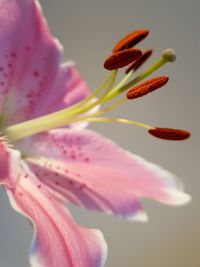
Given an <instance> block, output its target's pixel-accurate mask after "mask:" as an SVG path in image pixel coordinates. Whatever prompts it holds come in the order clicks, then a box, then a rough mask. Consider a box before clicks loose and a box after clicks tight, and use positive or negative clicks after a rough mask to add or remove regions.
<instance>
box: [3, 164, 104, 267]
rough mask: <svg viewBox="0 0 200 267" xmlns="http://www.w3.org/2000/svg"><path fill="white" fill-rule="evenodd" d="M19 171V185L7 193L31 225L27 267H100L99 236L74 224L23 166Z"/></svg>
mask: <svg viewBox="0 0 200 267" xmlns="http://www.w3.org/2000/svg"><path fill="white" fill-rule="evenodd" d="M21 170H22V173H21V179H20V182H19V184H18V185H17V187H16V189H15V190H8V193H9V198H10V200H11V204H12V206H13V207H14V208H15V209H16V210H18V211H19V212H20V213H22V214H23V215H25V216H26V217H28V218H29V219H30V220H31V222H32V223H33V225H34V229H35V234H34V240H33V243H32V249H31V258H30V262H31V266H34V267H39V266H40V267H41V266H42V267H58V266H59V267H103V265H104V262H105V258H106V253H107V246H106V243H105V241H104V238H103V236H102V234H101V233H100V232H99V231H97V230H92V229H86V228H83V227H81V226H78V225H76V224H75V222H74V221H73V220H72V218H71V216H70V215H69V213H68V211H67V210H66V208H65V207H64V206H63V205H62V203H60V202H58V201H57V200H56V198H54V197H52V196H51V195H50V194H49V193H48V191H47V190H46V188H45V185H43V184H41V183H40V181H39V180H37V178H36V177H35V176H34V174H33V173H32V172H31V171H30V170H29V169H28V168H27V166H26V165H25V164H24V163H22V168H21Z"/></svg>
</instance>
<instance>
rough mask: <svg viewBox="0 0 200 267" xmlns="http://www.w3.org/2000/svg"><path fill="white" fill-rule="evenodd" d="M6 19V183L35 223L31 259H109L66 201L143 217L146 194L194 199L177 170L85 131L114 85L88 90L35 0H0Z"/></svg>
mask: <svg viewBox="0 0 200 267" xmlns="http://www.w3.org/2000/svg"><path fill="white" fill-rule="evenodd" d="M0 25H1V29H0V132H1V133H2V134H1V137H0V182H1V184H2V185H3V186H4V187H5V188H6V190H7V192H8V196H9V199H10V202H11V205H12V206H13V207H14V208H15V209H16V210H17V211H19V212H20V213H22V214H23V215H25V216H26V217H27V218H28V219H29V220H30V221H31V222H32V223H33V226H34V229H35V234H34V239H33V244H32V249H31V258H30V261H31V264H32V265H33V266H42V267H67V266H68V267H98V266H103V265H104V262H105V258H106V252H107V247H106V243H105V241H104V238H103V236H102V234H101V233H100V232H99V231H98V230H93V229H86V228H83V227H81V226H78V225H77V224H76V223H75V222H74V221H73V219H72V218H71V216H70V214H69V212H68V211H67V208H66V207H65V205H64V204H65V203H66V202H72V203H74V204H76V205H79V206H81V207H86V208H88V209H91V210H98V211H103V212H107V213H112V214H115V215H117V216H122V217H126V218H130V219H136V220H146V219H147V216H146V213H145V212H144V209H143V207H142V205H141V203H140V200H139V198H140V197H147V198H150V199H154V200H157V201H160V202H162V203H166V204H174V205H179V204H184V203H186V202H188V201H189V199H190V197H189V196H188V195H187V194H185V193H184V192H182V186H181V184H180V183H179V182H177V180H176V178H175V177H174V175H173V174H171V173H169V172H167V171H165V170H163V169H162V168H160V167H158V166H156V165H154V164H152V163H149V162H147V161H146V160H144V159H142V158H140V157H139V156H136V155H132V154H130V153H128V152H126V151H124V150H122V149H120V148H118V147H117V145H116V144H114V143H112V142H111V141H109V140H107V139H105V138H103V137H102V136H100V135H99V134H97V133H94V132H92V131H90V130H85V129H84V126H85V125H86V121H93V120H95V118H94V117H93V115H91V117H90V115H88V114H91V112H92V113H93V114H95V112H97V113H98V111H97V108H98V104H101V102H102V101H103V100H105V99H106V97H108V96H109V95H108V92H107V95H106V94H105V95H104V96H103V97H100V98H99V100H96V98H95V97H94V96H96V95H95V94H93V96H91V97H89V98H86V97H88V96H89V91H88V89H87V86H86V84H85V82H84V81H83V80H81V78H80V76H79V74H78V72H77V70H76V69H75V67H74V65H73V64H72V63H67V64H63V65H61V66H60V56H61V50H62V49H61V45H60V44H59V42H58V41H57V40H55V39H54V38H52V36H51V34H50V33H49V31H48V28H47V25H46V22H45V20H44V18H43V17H42V14H41V10H40V6H39V4H38V2H37V1H36V0H35V1H33V0H10V1H7V0H0ZM128 75H130V74H128ZM115 78H116V72H115V71H114V72H112V74H111V76H110V77H109V78H108V79H107V82H106V83H105V84H109V85H110V86H109V90H111V89H112V86H113V83H114V80H115ZM105 84H104V85H105ZM102 88H103V87H102V86H101V87H100V88H99V90H97V91H98V92H100V91H101V89H102ZM118 89H119V88H115V90H114V91H112V92H117V90H118ZM97 91H96V93H97ZM121 91H122V90H121ZM114 94H115V93H113V95H114ZM111 95H112V94H111ZM111 95H110V96H111ZM85 98H86V100H85V102H81V103H82V104H81V105H74V104H76V103H78V102H80V101H81V100H83V99H85ZM108 98H109V97H108ZM108 98H107V99H108ZM72 105H73V106H72ZM70 106H72V108H69V109H66V108H67V107H70ZM64 108H65V110H64V111H60V112H58V113H55V112H56V111H59V110H62V109H64ZM53 112H54V113H53ZM49 113H53V114H50V115H48V116H46V117H44V116H45V115H47V114H49ZM100 113H101V112H100ZM103 113H104V112H103ZM98 114H99V113H98ZM35 118H37V119H35ZM66 118H67V119H66ZM34 119H35V120H34ZM98 120H99V121H101V120H102V121H103V120H105V121H106V119H104V118H96V121H98ZM110 120H111V121H112V119H110ZM26 121H28V122H26ZM108 121H109V120H108ZM116 121H118V122H127V123H131V122H128V121H125V120H124V121H122V120H120V119H117V120H116ZM69 122H73V124H68V123H69ZM83 122H84V123H83ZM133 123H135V122H132V124H133ZM66 124H67V127H61V126H64V125H66ZM58 126H60V128H57V127H58ZM54 127H56V129H52V128H54Z"/></svg>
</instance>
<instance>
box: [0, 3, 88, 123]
mask: <svg viewBox="0 0 200 267" xmlns="http://www.w3.org/2000/svg"><path fill="white" fill-rule="evenodd" d="M10 14H12V16H10ZM0 25H1V30H0V43H1V47H0V114H1V113H4V123H5V124H6V125H11V124H14V123H18V122H21V121H24V120H27V119H31V118H35V117H37V116H40V115H44V114H46V113H48V112H49V111H56V110H58V109H61V108H63V107H64V106H65V104H66V105H71V104H72V103H74V102H76V101H80V100H81V99H83V98H85V97H86V95H88V89H87V87H86V85H85V83H84V82H83V81H82V80H81V79H80V77H79V74H78V73H77V71H76V70H75V68H74V66H72V64H67V65H65V66H62V67H60V66H59V64H60V58H61V50H62V48H61V45H60V44H59V42H58V41H57V40H56V39H54V38H53V37H52V36H51V34H50V32H49V30H48V27H47V24H46V21H45V19H44V18H43V16H42V13H41V9H40V6H39V2H38V1H37V0H35V1H33V0H10V1H7V0H1V1H0ZM58 92H59V93H58ZM55 95H56V96H55ZM66 95H68V100H67V101H66ZM53 98H54V100H53ZM70 100H71V102H70ZM44 103H46V104H44ZM47 103H48V104H47ZM48 105H49V107H48ZM50 105H51V106H50Z"/></svg>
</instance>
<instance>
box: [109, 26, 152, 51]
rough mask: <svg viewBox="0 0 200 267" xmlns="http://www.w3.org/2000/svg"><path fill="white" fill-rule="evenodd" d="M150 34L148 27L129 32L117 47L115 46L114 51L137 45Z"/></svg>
mask: <svg viewBox="0 0 200 267" xmlns="http://www.w3.org/2000/svg"><path fill="white" fill-rule="evenodd" d="M148 34H149V30H147V29H141V30H137V31H134V32H131V33H129V34H128V35H126V36H125V37H124V38H122V39H121V40H120V41H119V42H118V43H117V44H116V45H115V47H114V48H113V53H116V52H118V51H122V50H124V49H127V48H131V47H133V46H135V45H136V44H138V43H139V42H140V41H142V40H143V39H144V38H145V37H147V35H148Z"/></svg>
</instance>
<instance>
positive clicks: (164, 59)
mask: <svg viewBox="0 0 200 267" xmlns="http://www.w3.org/2000/svg"><path fill="white" fill-rule="evenodd" d="M166 51H167V54H168V55H169V57H166V56H165V52H166ZM169 51H170V53H171V54H169ZM174 53H175V52H174V51H173V50H172V49H166V50H164V51H163V52H162V55H161V57H160V58H159V59H158V60H157V61H156V62H155V63H153V65H151V66H150V67H149V68H147V69H146V70H145V71H143V72H142V73H140V74H139V75H138V76H137V77H135V78H134V79H133V80H131V81H130V82H128V83H127V84H125V85H123V86H122V87H120V88H119V87H117V88H114V89H113V90H112V91H111V92H110V93H109V94H108V96H107V97H106V100H110V99H112V98H113V97H115V96H116V95H119V94H121V93H123V92H125V91H127V90H128V89H129V88H131V87H133V86H134V85H136V84H137V83H139V82H140V81H142V80H144V79H145V78H146V77H148V76H149V75H150V74H152V73H153V72H154V71H156V70H157V69H159V68H161V67H162V66H163V65H165V64H166V63H167V62H169V61H170V60H171V59H172V58H174ZM170 56H171V57H170Z"/></svg>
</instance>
